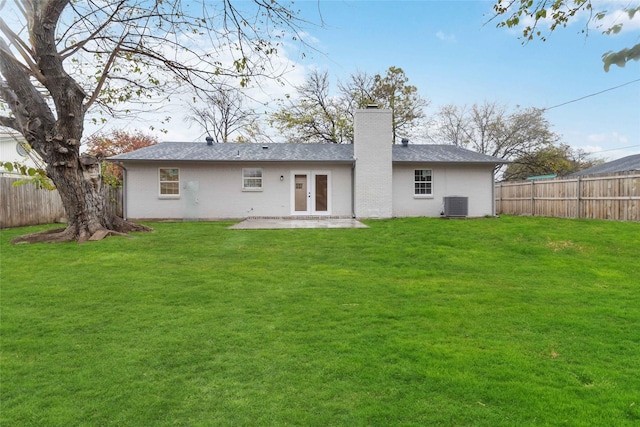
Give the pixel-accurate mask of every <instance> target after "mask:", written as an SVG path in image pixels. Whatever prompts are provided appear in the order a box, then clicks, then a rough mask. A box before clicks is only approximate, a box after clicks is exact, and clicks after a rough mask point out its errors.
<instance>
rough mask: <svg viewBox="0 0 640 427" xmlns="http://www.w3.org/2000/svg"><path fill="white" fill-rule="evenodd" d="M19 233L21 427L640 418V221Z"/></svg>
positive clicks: (2, 410) (8, 256) (8, 287)
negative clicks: (85, 236) (27, 238)
mask: <svg viewBox="0 0 640 427" xmlns="http://www.w3.org/2000/svg"><path fill="white" fill-rule="evenodd" d="M367 224H368V225H370V226H371V228H370V229H316V230H313V229H301V230H258V231H255V230H246V231H243V230H227V229H226V227H227V226H228V225H230V223H156V224H151V225H152V226H153V227H155V229H156V231H155V232H154V233H142V234H137V235H136V236H135V237H134V238H131V239H127V238H120V237H111V238H108V239H106V240H104V241H101V242H90V243H87V244H84V245H77V244H39V245H10V244H9V243H8V242H9V240H10V239H11V238H13V237H15V236H17V235H20V234H25V233H27V232H34V231H36V230H40V229H42V228H43V227H30V228H23V229H11V230H2V231H1V232H0V239H1V242H0V245H1V246H0V260H1V265H0V267H1V273H0V274H1V276H0V279H1V286H0V304H1V307H0V308H1V319H0V320H1V331H0V332H1V356H2V359H1V371H0V392H1V393H0V399H1V400H0V425H2V426H65V427H66V426H116V425H117V426H232V425H240V426H241V425H244V426H282V425H296V426H330V425H331V426H342V425H349V426H400V425H401V426H412V425H414V426H430V425H444V426H544V425H550V426H558V425H567V426H593V425H602V426H605V425H606V426H625V425H629V426H631V425H638V424H640V223H621V222H605V221H584V220H562V219H549V218H518V217H503V218H501V219H480V220H451V221H447V220H440V219H424V218H415V219H394V220H388V221H387V220H385V221H369V222H367Z"/></svg>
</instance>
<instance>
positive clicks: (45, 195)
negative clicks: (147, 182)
mask: <svg viewBox="0 0 640 427" xmlns="http://www.w3.org/2000/svg"><path fill="white" fill-rule="evenodd" d="M19 180H20V178H11V177H0V229H1V228H10V227H23V226H27V225H37V224H50V223H54V222H59V221H60V220H62V219H64V216H65V213H64V207H63V206H62V200H60V195H59V194H58V192H57V191H56V190H54V191H50V190H44V189H38V188H36V186H35V185H33V184H23V185H18V186H14V185H13V183H14V182H16V181H19ZM104 191H105V193H106V194H105V197H106V199H105V201H106V203H107V210H108V211H109V212H111V213H115V214H116V215H118V216H120V217H122V189H120V188H113V187H109V186H104Z"/></svg>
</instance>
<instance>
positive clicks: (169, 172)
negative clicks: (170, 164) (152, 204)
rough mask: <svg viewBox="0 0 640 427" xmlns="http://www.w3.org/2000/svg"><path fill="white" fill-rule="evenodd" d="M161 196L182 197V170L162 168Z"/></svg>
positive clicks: (160, 175)
mask: <svg viewBox="0 0 640 427" xmlns="http://www.w3.org/2000/svg"><path fill="white" fill-rule="evenodd" d="M159 177H160V195H161V196H173V197H177V196H180V170H179V169H178V168H160V169H159Z"/></svg>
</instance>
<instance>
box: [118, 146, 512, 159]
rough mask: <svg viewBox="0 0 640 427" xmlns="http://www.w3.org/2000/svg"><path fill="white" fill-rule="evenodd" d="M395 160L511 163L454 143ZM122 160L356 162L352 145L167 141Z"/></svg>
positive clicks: (401, 153)
mask: <svg viewBox="0 0 640 427" xmlns="http://www.w3.org/2000/svg"><path fill="white" fill-rule="evenodd" d="M392 153H393V161H394V162H429V163H432V162H434V163H435V162H437V163H485V164H498V163H507V162H506V161H504V160H502V159H499V158H497V157H492V156H487V155H485V154H481V153H476V152H474V151H470V150H465V149H463V148H459V147H455V146H453V145H409V146H406V147H405V146H401V145H394V146H393V151H392ZM108 160H119V161H123V160H124V161H126V160H129V161H187V162H207V161H216V162H238V161H243V162H247V161H249V162H309V161H312V162H338V163H341V162H345V163H346V162H353V145H352V144H246V143H245V144H238V143H223V144H219V143H217V144H213V145H207V144H206V143H202V142H163V143H160V144H156V145H152V146H149V147H145V148H141V149H140V150H136V151H132V152H130V153H124V154H119V155H117V156H113V157H109V159H108Z"/></svg>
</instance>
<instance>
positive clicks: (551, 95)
mask: <svg viewBox="0 0 640 427" xmlns="http://www.w3.org/2000/svg"><path fill="white" fill-rule="evenodd" d="M636 3H638V2H637V1H631V2H629V1H618V2H615V3H612V2H608V4H605V3H603V2H600V4H601V5H602V6H604V7H605V8H606V9H607V10H614V9H615V8H616V7H617V6H619V5H627V4H631V5H633V4H636ZM492 5H493V3H492V2H491V1H480V0H478V1H455V0H449V1H446V0H432V1H358V0H333V1H331V0H321V1H320V2H317V1H315V0H309V1H299V2H297V3H296V6H297V7H298V8H300V10H301V12H302V17H304V18H306V19H308V20H309V21H312V22H318V21H319V17H320V16H321V17H322V20H323V21H324V26H322V27H315V26H308V27H307V28H306V31H307V32H308V34H309V36H308V40H309V41H310V42H311V43H313V45H314V46H315V47H316V48H317V49H318V50H319V51H320V52H311V53H310V54H308V56H307V58H305V59H304V60H303V61H302V65H303V66H304V67H305V68H306V69H309V68H317V69H319V70H322V71H324V70H327V71H329V75H330V76H331V78H332V80H333V82H334V83H335V82H336V81H337V80H338V79H342V80H346V79H347V77H348V76H349V75H350V74H352V73H354V72H356V71H358V70H360V71H365V72H367V73H369V74H375V73H384V72H385V71H386V69H387V68H388V67H390V66H396V67H401V68H402V69H403V70H404V71H405V73H406V75H407V76H408V77H409V83H410V84H413V85H415V86H417V88H418V91H419V93H420V94H421V96H422V97H424V98H427V99H429V100H430V101H431V106H430V107H429V109H428V111H427V113H428V114H433V113H435V111H436V110H437V108H438V107H439V106H441V105H444V104H456V105H465V104H466V105H472V104H474V103H483V102H484V101H489V102H494V101H495V102H498V103H500V104H506V105H508V107H510V108H511V109H515V107H516V106H521V107H538V108H549V107H553V106H555V105H558V104H561V103H564V102H568V101H571V100H574V99H577V98H581V97H583V96H586V95H590V94H593V93H596V92H600V91H603V90H606V89H609V88H613V87H615V86H618V85H621V84H625V83H628V82H630V81H633V80H637V79H640V63H638V62H631V63H629V64H627V66H626V67H625V68H619V67H616V66H613V67H612V68H611V69H610V70H609V72H608V73H606V72H604V70H603V67H602V61H601V55H602V54H603V53H604V52H606V51H608V50H618V49H621V48H624V47H630V46H632V45H634V44H635V43H638V39H639V36H640V23H639V22H638V21H639V20H640V16H636V19H635V20H634V21H633V22H631V23H628V24H627V26H626V30H625V31H623V32H622V33H621V34H619V35H616V36H605V35H602V34H601V32H600V31H598V30H597V29H592V30H591V31H590V33H589V36H588V37H585V35H584V34H580V33H579V32H580V31H581V30H582V28H583V27H584V21H583V20H577V21H576V22H574V23H573V24H571V25H570V26H568V27H567V28H561V29H559V30H556V31H555V32H554V33H553V34H551V35H550V36H549V37H548V40H547V41H546V42H542V41H538V40H534V41H531V42H529V43H528V44H526V45H523V44H522V41H521V40H520V39H519V38H518V36H519V32H518V30H515V29H513V30H511V29H502V28H501V29H498V28H496V25H495V22H490V23H486V22H487V21H488V20H489V18H490V17H491V12H492ZM546 117H547V118H548V120H549V122H550V123H551V124H552V126H553V130H554V131H555V132H557V133H558V134H560V135H561V136H562V142H565V143H568V144H570V145H572V146H574V147H577V148H582V149H584V150H586V151H588V152H601V154H599V156H600V157H603V158H607V159H614V158H619V157H623V156H626V155H629V154H636V153H640V81H638V82H635V83H632V84H629V85H627V86H624V87H622V88H619V89H615V90H611V91H607V92H605V93H603V94H600V95H596V96H592V97H589V98H586V99H584V100H582V101H577V102H573V103H570V104H567V105H565V106H562V107H557V108H551V109H550V110H549V111H548V112H547V114H546ZM614 150H615V151H614Z"/></svg>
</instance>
